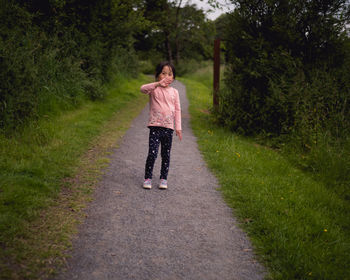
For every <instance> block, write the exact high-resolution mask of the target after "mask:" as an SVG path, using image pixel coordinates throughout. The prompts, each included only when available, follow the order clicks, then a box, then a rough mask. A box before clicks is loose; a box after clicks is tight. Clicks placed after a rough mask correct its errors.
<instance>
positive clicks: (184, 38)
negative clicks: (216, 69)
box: [136, 0, 215, 67]
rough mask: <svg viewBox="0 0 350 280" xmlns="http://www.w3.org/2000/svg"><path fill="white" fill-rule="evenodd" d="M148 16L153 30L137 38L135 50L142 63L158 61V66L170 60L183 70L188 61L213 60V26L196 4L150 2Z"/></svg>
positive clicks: (147, 4)
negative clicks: (182, 66) (184, 62)
mask: <svg viewBox="0 0 350 280" xmlns="http://www.w3.org/2000/svg"><path fill="white" fill-rule="evenodd" d="M184 3H185V4H184ZM145 17H146V19H147V20H148V21H149V23H150V28H149V29H147V30H144V31H143V32H142V33H139V34H138V35H137V36H136V39H137V41H136V49H137V50H138V51H139V52H140V55H141V58H142V60H147V59H151V60H152V61H153V60H156V62H155V64H156V63H158V62H159V61H160V60H165V59H167V60H169V61H174V62H175V64H176V66H179V67H181V64H182V63H183V61H186V60H188V59H193V60H203V59H209V58H211V57H212V42H213V39H214V36H215V28H214V23H213V22H211V21H209V20H207V19H206V18H205V14H204V12H203V11H202V10H199V9H197V7H196V6H195V5H191V4H190V3H189V2H185V1H166V0H163V1H154V0H147V1H145ZM153 57H155V59H154V58H153Z"/></svg>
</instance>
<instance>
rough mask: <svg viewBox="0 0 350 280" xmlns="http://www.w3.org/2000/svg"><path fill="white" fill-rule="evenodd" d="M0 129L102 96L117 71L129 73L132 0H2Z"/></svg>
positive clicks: (132, 64)
mask: <svg viewBox="0 0 350 280" xmlns="http://www.w3.org/2000/svg"><path fill="white" fill-rule="evenodd" d="M0 4H1V8H0V21H1V24H0V38H1V40H0V63H1V67H0V129H2V130H12V129H15V128H17V127H18V126H20V125H21V124H23V123H26V122H27V121H28V120H31V119H34V118H38V117H40V116H43V115H46V114H52V113H57V112H58V111H60V110H62V109H63V110H64V109H67V108H70V107H72V106H77V105H78V104H80V102H81V101H82V100H83V99H86V98H88V99H91V100H96V99H101V98H104V96H105V94H106V93H105V90H104V87H103V84H105V83H106V82H108V81H109V80H110V79H111V78H113V77H115V76H116V74H121V73H122V74H123V75H124V74H125V75H129V76H130V75H131V76H135V73H136V72H137V60H136V55H135V53H134V51H133V47H132V44H133V34H134V32H136V30H138V29H140V28H141V24H140V22H142V16H140V17H137V16H138V15H139V12H138V11H137V9H134V8H135V5H136V4H135V3H134V2H132V1H124V2H123V3H121V2H120V1H112V0H104V1H88V2H86V1H81V0H74V1H65V0H58V1H46V2H43V3H41V2H40V1H34V0H33V1H21V0H11V1H5V0H1V3H0Z"/></svg>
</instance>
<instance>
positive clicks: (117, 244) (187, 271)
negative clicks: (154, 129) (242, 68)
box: [56, 81, 264, 280]
mask: <svg viewBox="0 0 350 280" xmlns="http://www.w3.org/2000/svg"><path fill="white" fill-rule="evenodd" d="M173 86H174V87H175V88H177V89H178V90H179V93H180V99H181V105H182V120H183V140H182V141H181V142H180V141H179V140H178V138H177V137H175V133H174V139H173V148H172V153H171V161H170V171H169V176H168V187H169V188H168V190H159V189H158V188H157V185H158V182H159V179H158V178H159V171H160V153H159V157H158V159H157V161H156V165H155V168H154V176H153V188H152V189H151V190H144V189H143V188H142V180H143V175H144V165H145V160H146V156H147V149H148V128H147V127H146V124H147V119H148V106H146V108H145V110H143V112H142V113H141V114H140V115H139V116H138V117H137V118H136V119H135V120H134V121H133V123H132V126H131V128H130V129H129V130H128V132H127V133H126V135H125V136H124V139H123V141H122V144H121V145H120V148H119V149H118V150H117V151H116V152H115V153H114V155H113V156H112V161H111V164H110V167H109V168H108V170H107V172H106V174H105V176H104V177H103V179H102V181H101V182H100V185H99V187H98V188H97V189H96V194H95V198H94V201H93V202H92V203H91V204H90V206H89V207H88V209H87V214H88V218H87V219H86V221H85V222H84V224H82V225H81V227H80V229H79V234H78V237H77V238H76V239H75V240H74V242H73V250H72V258H71V259H69V260H68V264H67V271H65V272H63V273H61V274H60V275H59V276H58V277H57V278H56V279H66V280H70V279H84V280H88V279H94V280H95V279H120V280H127V279H134V280H139V279H145V280H156V279H159V280H168V279H169V280H170V279H174V280H175V279H181V280H182V279H184V280H190V279H198V280H199V279H201V280H211V279H218V280H225V279H237V280H238V279H249V280H254V279H263V276H264V269H263V268H262V266H261V265H260V264H258V263H257V262H256V261H255V260H254V256H253V253H252V252H251V245H250V243H249V241H248V240H247V238H246V236H245V234H244V233H243V232H242V231H241V230H240V229H239V228H238V226H237V223H236V221H235V219H234V218H233V216H232V211H231V209H230V208H229V207H228V206H226V205H225V203H224V202H223V199H222V197H221V194H220V192H218V191H217V190H216V188H217V187H218V183H217V181H216V179H215V177H214V176H213V175H212V174H211V173H210V172H209V170H208V169H207V167H206V164H205V163H204V161H203V159H202V157H201V155H200V153H199V151H198V148H197V143H196V138H195V137H194V135H193V134H192V131H191V128H190V126H189V114H188V101H187V98H186V95H185V87H184V86H183V85H182V84H181V83H179V82H177V81H176V82H174V84H173ZM140 94H141V93H140Z"/></svg>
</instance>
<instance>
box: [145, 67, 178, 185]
mask: <svg viewBox="0 0 350 280" xmlns="http://www.w3.org/2000/svg"><path fill="white" fill-rule="evenodd" d="M155 77H156V80H157V82H155V83H151V84H146V85H143V86H141V92H143V93H146V94H148V95H149V105H150V110H149V121H148V128H149V129H150V131H149V150H148V156H147V160H146V167H145V180H144V183H143V187H144V188H145V189H150V188H152V173H153V166H154V162H155V160H156V158H157V154H158V148H159V144H160V145H161V156H162V167H161V171H160V185H159V188H160V189H166V188H168V185H167V177H168V171H169V163H170V150H171V144H172V139H173V131H174V122H175V130H176V135H177V136H178V137H179V139H180V141H181V140H182V131H181V107H180V99H179V93H178V91H177V90H176V89H174V88H172V87H170V86H169V85H170V84H171V83H172V82H173V81H174V79H175V68H174V66H173V65H172V64H171V63H170V62H167V61H164V62H161V63H159V64H158V65H157V68H156V75H155Z"/></svg>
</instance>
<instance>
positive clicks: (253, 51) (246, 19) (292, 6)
mask: <svg viewBox="0 0 350 280" xmlns="http://www.w3.org/2000/svg"><path fill="white" fill-rule="evenodd" d="M232 2H233V3H234V4H235V5H236V10H235V11H234V12H233V13H232V14H231V15H230V16H229V18H230V23H229V25H228V26H227V35H226V38H227V42H226V46H227V54H228V63H229V67H228V69H229V70H228V71H227V73H226V84H227V87H228V88H229V90H228V91H227V92H225V93H223V97H222V100H223V104H222V108H221V109H222V116H221V117H222V121H223V122H225V123H227V124H228V125H230V126H231V127H232V128H234V129H241V130H242V131H244V132H245V133H248V134H252V133H257V132H261V131H265V132H269V133H273V134H277V135H279V134H281V133H288V132H290V131H291V130H293V129H294V128H295V127H296V126H299V127H301V126H302V125H301V123H303V122H304V121H305V120H309V123H308V125H310V126H311V127H312V128H313V129H315V127H316V126H317V125H319V123H320V122H319V123H318V124H316V123H315V120H322V123H323V124H324V123H326V122H325V120H326V119H328V118H330V115H331V114H330V112H332V114H333V112H335V111H336V110H335V108H336V107H337V106H339V107H342V105H339V100H341V102H340V103H342V102H343V105H344V104H345V103H346V98H345V97H344V96H343V94H344V91H343V90H341V89H340V86H341V83H337V82H336V80H337V81H339V79H340V77H343V76H344V75H343V74H344V73H345V71H344V69H343V68H342V67H343V65H344V63H345V57H346V53H347V52H348V49H347V48H345V47H344V42H345V39H346V36H345V24H346V23H347V22H348V20H349V16H348V9H349V6H348V1H346V0H333V1H319V0H308V1H302V0H265V1H261V0H237V1H232ZM332 73H337V77H335V76H333V78H332V77H331V76H332V75H333V74H332ZM326 76H327V78H325V77H326ZM321 77H323V78H322V79H325V80H327V81H328V82H329V83H331V81H332V80H334V82H332V86H330V85H327V86H325V85H323V88H322V86H320V83H319V81H318V79H321ZM344 77H345V76H344ZM341 79H343V78H341ZM344 79H345V78H344ZM343 82H344V80H343ZM332 87H333V90H331V91H329V90H327V91H326V90H325V88H332ZM337 89H339V91H337ZM347 90H348V89H347ZM334 91H336V93H334ZM316 92H318V94H316ZM347 94H349V93H347ZM321 96H322V97H321ZM306 100H307V101H306ZM336 100H337V101H336ZM326 102H327V103H328V104H326ZM316 104H318V105H317V108H318V109H317V110H316V111H317V116H316V115H315V113H312V114H311V112H314V111H315V110H314V108H315V106H316ZM333 105H334V106H333ZM332 106H333V107H332ZM344 106H345V105H344ZM331 107H332V108H331ZM321 108H322V109H321ZM316 111H315V112H316ZM345 111H348V110H347V109H346V110H345ZM300 116H303V119H301V118H300ZM305 126H306V125H305V123H304V127H305Z"/></svg>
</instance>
